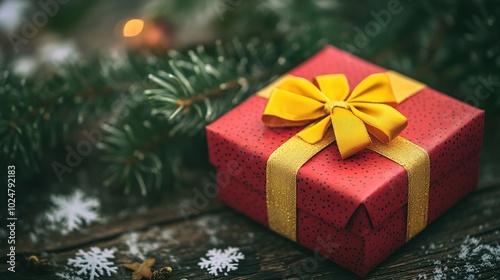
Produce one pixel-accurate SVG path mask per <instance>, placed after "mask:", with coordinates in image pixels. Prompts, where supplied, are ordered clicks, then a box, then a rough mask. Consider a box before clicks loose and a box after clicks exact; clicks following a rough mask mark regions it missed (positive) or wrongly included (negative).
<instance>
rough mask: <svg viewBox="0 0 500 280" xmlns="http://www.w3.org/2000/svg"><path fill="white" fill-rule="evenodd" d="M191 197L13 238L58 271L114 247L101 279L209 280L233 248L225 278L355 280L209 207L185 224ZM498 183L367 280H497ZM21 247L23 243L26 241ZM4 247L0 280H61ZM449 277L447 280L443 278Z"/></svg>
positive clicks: (433, 226) (442, 220)
mask: <svg viewBox="0 0 500 280" xmlns="http://www.w3.org/2000/svg"><path fill="white" fill-rule="evenodd" d="M186 201H187V202H190V201H192V193H189V192H188V193H184V194H180V195H177V196H175V197H171V198H170V203H168V204H167V205H158V206H154V207H152V208H151V209H147V210H144V211H143V212H140V213H135V214H134V213H132V214H131V215H128V216H126V217H117V218H115V219H110V220H108V221H107V222H106V223H104V224H96V225H92V226H90V227H89V228H87V230H85V231H83V232H77V233H74V234H70V235H68V236H65V237H61V236H58V235H52V236H48V237H45V238H44V240H43V242H42V241H38V242H31V241H30V242H28V240H29V238H28V236H27V235H23V236H20V237H19V238H18V244H19V245H18V247H17V248H16V251H17V254H18V258H22V257H23V256H27V255H28V254H30V253H38V254H40V253H41V252H46V253H47V254H46V256H47V258H49V259H50V260H51V261H52V262H53V263H54V264H55V265H56V268H57V269H59V270H60V269H63V268H64V265H65V263H66V261H67V259H68V258H71V257H74V254H75V253H76V252H77V251H78V249H83V250H88V249H89V248H90V247H92V246H98V247H101V248H115V249H116V251H117V252H116V254H115V256H116V259H115V263H116V264H117V265H118V266H119V269H118V273H117V274H115V275H113V277H100V278H99V279H131V271H129V270H127V269H125V268H123V266H122V264H123V263H128V262H135V261H139V258H138V257H137V252H136V253H135V254H132V253H131V252H130V251H131V246H134V245H136V246H137V250H138V251H139V254H142V255H143V257H148V258H149V257H153V258H156V264H155V266H154V268H159V267H162V266H165V265H169V266H171V267H172V268H173V275H172V277H171V279H183V278H186V279H213V278H215V277H213V276H211V275H209V274H208V273H207V272H206V271H205V270H202V269H200V268H199V267H198V265H197V263H198V261H199V259H200V257H203V256H204V254H205V253H206V252H207V250H209V249H211V248H226V247H229V246H232V247H238V248H240V250H241V251H242V252H243V253H244V254H245V259H244V260H243V261H241V262H240V264H239V269H238V270H237V271H235V272H232V273H229V275H228V276H223V277H221V278H223V279H233V278H236V279H283V278H285V279H359V277H357V276H356V275H354V274H352V273H351V272H349V271H347V270H345V269H343V268H342V267H340V266H338V265H336V264H334V263H332V262H330V261H327V260H323V259H317V258H315V254H314V252H312V251H310V250H307V249H305V248H303V247H302V246H300V245H297V244H295V243H293V242H290V241H288V240H287V239H285V238H283V237H280V236H278V235H276V234H274V233H272V232H271V231H269V230H268V229H266V228H265V227H263V226H261V225H259V224H257V223H255V222H253V221H252V220H250V219H248V218H246V217H244V216H243V215H240V214H238V213H236V212H234V211H233V210H231V209H229V208H226V207H225V206H222V205H221V204H219V203H218V202H216V201H214V200H211V201H210V203H208V204H207V205H204V206H205V207H202V208H203V209H202V211H199V212H198V213H193V215H191V216H190V217H189V218H188V219H184V218H183V217H182V213H180V211H178V210H179V209H180V208H179V207H178V205H179V204H181V203H185V202H186ZM499 214H500V184H497V185H492V186H489V187H483V188H480V189H478V190H476V191H475V192H473V193H472V194H471V195H469V196H468V197H466V198H465V199H464V200H463V201H461V202H460V203H458V204H457V205H456V206H454V207H453V208H452V209H450V210H449V211H448V212H447V213H445V214H444V215H443V216H441V217H440V218H438V219H437V220H436V221H435V222H433V223H432V224H431V225H429V226H428V227H427V229H425V230H424V231H423V232H422V233H421V234H419V235H418V236H417V237H416V238H414V239H413V240H411V241H410V242H409V243H408V244H407V245H405V246H404V247H402V248H401V249H400V250H398V251H397V252H396V253H395V254H393V255H392V256H391V257H389V258H388V259H387V260H385V261H384V262H383V263H382V264H381V265H379V266H378V267H377V268H376V269H375V270H374V271H373V272H371V273H370V274H369V275H368V276H367V277H366V279H464V278H465V277H466V275H473V276H474V277H475V278H474V279H497V277H498V275H500V255H499V253H500V219H499V216H498V215H499ZM24 240H26V242H23V241H24ZM5 245H6V244H5V243H3V244H1V248H2V255H1V256H0V279H26V280H30V279H58V278H57V277H56V276H55V275H54V273H53V272H50V273H48V274H46V275H40V274H34V273H32V272H29V271H27V270H26V269H25V268H23V267H21V265H20V264H18V266H17V267H16V268H17V270H18V271H17V272H16V273H15V274H14V273H12V272H9V271H7V267H8V266H7V264H6V261H7V259H6V257H5V254H4V253H3V252H5V250H6V247H5ZM445 276H446V278H444V277H445Z"/></svg>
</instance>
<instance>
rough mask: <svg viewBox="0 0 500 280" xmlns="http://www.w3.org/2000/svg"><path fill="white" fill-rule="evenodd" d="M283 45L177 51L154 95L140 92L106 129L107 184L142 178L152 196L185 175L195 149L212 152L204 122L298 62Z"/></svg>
mask: <svg viewBox="0 0 500 280" xmlns="http://www.w3.org/2000/svg"><path fill="white" fill-rule="evenodd" d="M278 45H279V44H278V43H277V44H263V43H261V42H259V40H257V39H254V40H251V41H249V42H246V43H243V42H241V41H240V40H238V39H234V40H233V41H232V42H230V43H228V44H223V43H221V42H216V43H215V45H213V46H211V47H210V50H208V51H207V50H205V48H204V47H197V48H195V49H191V50H187V51H185V52H183V53H181V52H176V51H171V52H170V53H169V55H168V57H167V58H164V59H163V60H164V62H165V63H163V64H162V66H160V67H157V68H158V69H157V70H156V71H155V72H152V73H150V74H148V79H149V82H150V83H148V84H147V85H146V86H145V87H146V89H145V90H144V93H145V96H146V97H147V100H146V99H144V100H143V99H140V98H139V100H137V101H138V102H137V106H134V108H133V109H132V110H131V112H130V114H129V115H128V116H127V117H126V118H124V119H122V120H121V121H119V122H117V123H116V124H114V125H112V126H106V127H105V131H106V135H105V137H104V142H103V143H102V144H100V147H101V148H102V149H103V151H104V153H105V155H104V156H103V159H104V160H105V161H106V162H108V163H109V167H108V168H107V170H106V178H107V179H106V180H105V181H104V182H105V184H106V185H111V184H124V185H125V186H126V190H130V188H131V185H135V184H137V185H138V186H139V188H140V190H141V193H142V194H146V192H147V190H148V189H151V188H153V187H154V186H156V187H159V186H160V185H161V184H162V180H164V179H165V178H172V177H174V178H175V177H178V176H179V174H180V171H179V167H180V166H181V165H183V164H185V162H186V161H187V160H186V158H189V157H190V155H194V157H197V158H198V159H199V158H206V148H205V147H199V145H200V143H203V141H200V139H202V138H203V137H204V127H205V125H207V124H208V123H210V122H212V121H213V120H215V119H216V118H218V117H219V116H220V115H222V114H223V113H225V112H227V111H228V110H229V109H231V108H233V107H234V106H235V105H237V104H239V103H240V102H241V101H243V100H244V99H246V98H247V97H248V96H250V95H251V94H253V93H255V92H256V91H257V89H258V88H259V87H261V86H262V85H263V84H265V83H268V82H269V81H270V80H272V79H273V78H275V77H276V76H277V75H279V74H281V73H283V72H284V71H286V70H288V69H290V68H291V67H292V66H293V65H294V64H295V63H294V62H293V61H289V62H288V60H286V59H285V58H283V57H282V56H281V55H282V50H281V49H279V48H278V47H277V46H278ZM297 51H300V50H297ZM296 57H297V56H296ZM280 58H281V59H280ZM156 59H160V58H156ZM156 65H159V64H156Z"/></svg>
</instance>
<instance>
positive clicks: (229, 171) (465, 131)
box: [207, 47, 484, 274]
mask: <svg viewBox="0 0 500 280" xmlns="http://www.w3.org/2000/svg"><path fill="white" fill-rule="evenodd" d="M384 71H385V70H384V69H382V68H380V67H378V66H375V65H373V64H370V63H368V62H365V61H362V60H361V59H359V58H356V57H354V56H352V55H350V54H347V53H344V52H342V51H340V50H337V49H335V48H333V47H327V48H325V49H324V50H323V51H321V52H320V53H319V54H318V55H316V56H314V57H313V58H311V59H310V60H308V61H306V62H305V63H303V64H302V65H300V66H299V67H297V68H295V69H294V70H292V71H291V72H290V74H292V75H295V76H300V77H304V78H307V79H312V78H313V77H314V76H317V75H323V74H328V73H345V74H346V76H347V77H348V81H349V84H350V86H351V88H353V86H355V85H356V84H358V83H359V82H360V81H361V80H362V79H364V78H365V77H366V76H368V75H370V74H372V73H379V72H384ZM266 102H267V100H265V99H263V98H260V97H257V96H255V97H251V98H249V99H248V100H247V101H245V102H244V103H243V104H241V105H240V106H238V107H236V108H235V109H233V110H232V111H230V112H229V113H227V114H226V115H224V116H222V117H221V118H220V119H219V120H217V121H215V122H214V123H212V124H211V125H209V126H207V138H208V144H209V147H210V153H209V157H210V161H211V163H212V164H213V165H215V166H216V167H217V169H218V170H219V173H221V172H223V173H225V174H223V175H229V176H231V177H232V178H233V181H234V182H237V183H234V185H233V184H229V185H225V186H224V188H221V190H220V193H219V197H220V199H221V200H223V201H224V202H226V203H227V204H228V205H230V206H231V207H234V208H236V209H238V210H239V211H241V212H243V213H244V214H246V215H248V216H250V217H251V218H253V219H255V220H257V221H258V222H260V223H262V224H263V225H267V213H266V203H265V178H266V176H265V167H266V161H267V159H268V158H269V156H270V155H271V153H272V152H273V151H274V150H275V149H276V148H277V147H279V146H280V145H281V144H282V143H284V142H285V141H287V140H288V139H289V138H290V137H292V136H293V135H295V134H296V133H297V132H298V131H300V129H301V128H279V129H274V128H273V129H270V128H267V127H265V126H264V125H263V123H262V121H261V115H262V112H263V110H264V107H265V105H266ZM397 109H398V110H399V111H400V112H401V113H402V114H403V115H405V116H406V117H407V118H408V123H409V124H408V127H407V128H406V129H405V130H404V131H403V133H402V134H401V136H402V137H404V138H406V139H408V140H410V141H412V142H413V143H415V144H417V145H419V146H420V147H422V148H423V149H425V150H426V151H427V152H428V154H429V156H430V159H431V184H430V193H429V194H430V199H429V221H432V220H433V219H435V218H436V217H437V216H439V215H440V214H441V213H442V212H443V211H445V210H446V209H447V208H449V207H450V206H452V205H453V204H455V203H456V202H457V201H458V200H459V199H460V198H462V197H463V196H464V195H466V194H467V193H468V192H470V191H471V190H472V189H473V188H474V186H475V185H476V183H477V178H478V161H479V151H480V148H481V142H482V133H483V122H484V114H483V112H482V111H481V110H478V109H476V108H473V107H471V106H468V105H467V104H464V103H461V102H459V101H457V100H455V99H453V98H451V97H448V96H445V95H443V94H441V93H438V92H436V91H435V90H432V89H425V90H423V91H421V92H420V93H419V94H417V95H414V96H413V97H411V98H409V99H408V100H406V101H405V102H404V103H402V104H400V105H399V106H398V107H397ZM407 183H408V181H407V176H406V171H405V170H404V168H402V167H401V166H399V165H398V164H396V163H394V162H392V161H391V160H389V159H387V158H385V157H383V156H380V155H378V154H377V153H375V152H372V151H369V150H364V151H361V152H359V153H358V154H356V155H354V156H352V157H350V158H348V159H346V160H342V159H341V158H340V155H339V152H338V150H337V147H336V145H335V144H333V145H331V146H329V147H327V148H326V149H324V150H323V151H322V152H321V153H319V154H317V155H316V156H314V157H313V158H312V159H311V160H309V161H308V162H307V163H306V164H305V165H304V166H303V167H302V168H301V169H300V170H299V173H298V176H297V208H298V209H299V213H300V215H299V217H298V218H299V229H298V236H299V242H300V243H301V244H303V245H305V246H307V247H309V248H312V249H314V248H315V247H314V246H317V243H316V241H315V238H316V237H317V236H323V235H324V234H326V233H325V232H324V231H326V230H327V229H330V231H331V232H329V234H330V235H331V236H335V238H338V240H339V242H338V243H339V244H341V245H339V247H335V248H332V250H334V251H335V252H336V253H334V254H332V260H334V261H335V262H337V263H339V264H341V265H344V266H345V267H347V268H349V269H351V270H353V271H355V272H356V273H358V274H364V273H365V272H367V271H366V269H368V268H370V269H371V268H372V267H373V266H375V265H376V263H378V262H379V261H380V260H381V259H383V258H384V257H386V256H388V255H389V254H390V253H392V252H393V251H394V250H395V249H397V248H398V247H400V246H401V245H402V244H404V238H405V225H406V222H405V217H406V212H405V211H406V203H407ZM384 227H387V228H384ZM320 233H321V234H322V235H320ZM323 237H324V238H327V236H323ZM347 244H349V245H347ZM340 248H342V249H340ZM355 248H356V249H355ZM345 249H347V251H349V253H347V251H345ZM325 250H326V249H325ZM339 250H340V251H339ZM342 250H344V251H342ZM341 252H342V254H341V255H340V256H346V254H348V255H349V256H351V255H352V256H356V257H353V258H355V260H353V259H350V258H349V260H346V259H343V258H342V257H339V258H338V259H337V257H336V256H338V254H340V253H341ZM367 267H368V268H367Z"/></svg>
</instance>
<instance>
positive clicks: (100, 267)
mask: <svg viewBox="0 0 500 280" xmlns="http://www.w3.org/2000/svg"><path fill="white" fill-rule="evenodd" d="M114 253H115V250H110V249H104V251H103V250H101V248H98V247H92V248H90V251H87V252H84V251H82V250H81V249H80V250H79V251H78V253H76V258H74V259H68V265H71V266H73V267H74V268H76V269H80V270H78V271H76V274H78V275H82V274H83V275H89V276H90V278H89V279H90V280H94V277H96V278H99V277H100V276H104V273H106V274H107V275H108V276H111V273H116V271H117V269H118V268H117V267H116V266H115V264H114V263H113V262H112V261H109V260H108V259H114V258H115V256H114Z"/></svg>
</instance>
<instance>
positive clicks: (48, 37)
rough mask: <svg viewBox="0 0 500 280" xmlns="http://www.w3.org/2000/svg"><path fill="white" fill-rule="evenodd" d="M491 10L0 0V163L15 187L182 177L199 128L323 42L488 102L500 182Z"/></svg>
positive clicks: (458, 5) (183, 180) (485, 6)
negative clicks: (81, 179) (11, 170)
mask: <svg viewBox="0 0 500 280" xmlns="http://www.w3.org/2000/svg"><path fill="white" fill-rule="evenodd" d="M499 17H500V1H498V0H465V1H452V0H443V1H439V2H436V1H430V0H427V1H410V0H400V1H399V0H388V1H364V2H363V3H362V4H361V3H359V2H355V1H340V0H338V1H335V0H312V1H300V0H280V1H278V0H267V1H265V0H256V1H244V0H215V1H208V0H207V1H199V0H197V1H194V0H169V1H161V0H151V1H118V0H115V1H95V0H91V1H83V0H82V1H79V0H65V1H63V0H59V1H57V0H41V1H28V0H24V1H22V0H21V1H19V0H4V1H0V67H1V69H2V73H1V75H0V100H1V101H0V152H1V162H2V166H5V165H10V164H16V165H18V166H19V168H21V167H23V168H22V170H23V176H22V178H20V180H22V182H20V183H19V184H21V185H24V186H27V187H29V186H32V185H33V182H36V184H37V185H38V186H40V185H50V184H51V182H58V181H59V182H64V180H66V179H67V180H69V181H71V180H72V179H71V178H72V177H75V176H78V174H80V175H81V174H82V173H84V174H85V176H91V177H93V178H95V179H96V180H97V182H102V184H103V185H105V186H113V188H112V189H111V190H118V191H120V192H122V191H123V190H125V191H126V192H127V193H130V192H133V193H141V194H144V195H145V194H147V193H157V192H161V191H162V189H164V188H169V187H176V186H190V185H193V182H196V180H198V179H199V178H200V177H206V174H207V170H209V168H210V167H209V166H208V160H207V151H206V143H205V139H204V131H203V127H204V126H205V125H206V124H207V123H210V122H211V121H213V120H214V119H216V118H217V117H218V116H220V115H221V114H223V113H224V112H226V111H227V110H229V109H231V108H233V107H234V106H235V105H236V104H238V103H240V102H241V101H242V100H244V99H245V98H247V97H248V96H250V95H251V94H253V93H254V92H255V91H256V90H258V89H259V88H260V87H262V86H263V85H265V84H266V83H268V82H269V81H272V80H273V79H275V78H276V77H277V76H279V75H281V74H283V73H285V72H286V71H288V70H289V69H291V68H293V67H294V66H296V65H298V64H299V63H300V62H302V61H303V60H305V59H307V58H308V57H310V56H311V55H312V54H314V53H315V52H316V51H318V50H319V49H321V48H322V47H323V46H325V45H326V44H333V45H335V46H337V47H339V48H342V49H345V50H346V51H349V52H351V53H353V54H355V55H358V56H360V57H362V58H365V59H367V60H368V61H371V62H373V63H376V64H379V65H381V66H383V67H386V68H389V69H393V70H396V71H398V72H401V73H404V74H406V75H408V76H410V77H413V78H415V79H418V80H420V81H423V82H425V83H427V84H428V85H430V86H431V87H433V88H436V89H438V90H440V91H442V92H444V93H446V94H449V95H451V96H453V97H455V98H457V99H459V100H462V101H464V102H467V103H469V104H470V105H473V106H476V107H479V108H482V109H484V110H486V112H487V126H486V135H485V136H486V137H485V148H484V150H483V157H482V165H481V184H482V185H486V184H491V183H494V182H498V181H499V180H500V177H499V175H498V172H495V171H497V170H499V168H500V163H499V161H498V149H496V145H497V144H496V143H498V141H499V140H500V132H499V130H498V125H499V124H500V117H499V115H500V97H499V92H500V90H499V89H500V77H499V75H500V72H499V69H500V42H499V40H500V39H499V38H500V25H499V20H500V19H499ZM131 19H139V21H136V22H135V23H136V24H135V25H133V24H132V23H133V22H131V21H130V20H131ZM129 24H130V25H129ZM127 32H128V33H127ZM89 133H90V134H91V135H94V138H95V139H97V140H98V141H96V143H93V142H92V141H90V140H89V137H88V135H89ZM94 138H93V139H94ZM82 141H88V142H92V143H91V145H90V146H89V147H90V148H89V149H90V150H91V151H90V152H89V153H88V155H87V154H85V155H81V153H79V152H78V148H82V149H84V148H85V147H83V146H81V145H83V144H82ZM79 145H80V146H79ZM75 151H76V153H77V154H76V156H75V155H74V153H75ZM71 155H73V157H72V156H71ZM68 157H69V158H68ZM78 158H80V160H78ZM54 163H57V164H54Z"/></svg>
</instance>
